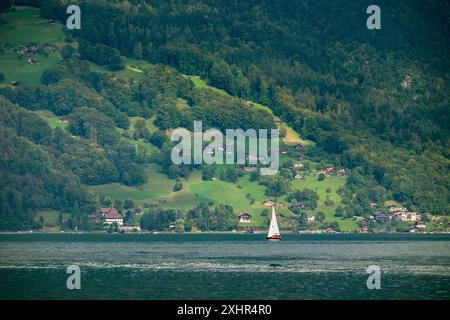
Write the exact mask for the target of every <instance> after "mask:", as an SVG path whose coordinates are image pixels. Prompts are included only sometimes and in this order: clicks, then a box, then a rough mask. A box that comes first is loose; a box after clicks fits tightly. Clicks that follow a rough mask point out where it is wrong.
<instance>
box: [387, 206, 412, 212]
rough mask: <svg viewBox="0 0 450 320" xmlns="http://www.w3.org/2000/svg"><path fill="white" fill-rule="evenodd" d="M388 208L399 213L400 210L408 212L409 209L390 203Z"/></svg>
mask: <svg viewBox="0 0 450 320" xmlns="http://www.w3.org/2000/svg"><path fill="white" fill-rule="evenodd" d="M388 209H389V212H390V213H398V212H407V211H408V210H407V209H406V208H402V207H397V206H394V205H390V206H389V207H388Z"/></svg>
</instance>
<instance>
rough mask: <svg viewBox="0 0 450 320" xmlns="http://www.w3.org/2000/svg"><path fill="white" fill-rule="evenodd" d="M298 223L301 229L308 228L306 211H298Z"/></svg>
mask: <svg viewBox="0 0 450 320" xmlns="http://www.w3.org/2000/svg"><path fill="white" fill-rule="evenodd" d="M298 225H299V227H300V229H301V230H306V229H307V228H308V217H307V215H306V213H304V212H302V213H300V216H299V217H298Z"/></svg>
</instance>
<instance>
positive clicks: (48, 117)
mask: <svg viewBox="0 0 450 320" xmlns="http://www.w3.org/2000/svg"><path fill="white" fill-rule="evenodd" d="M33 112H34V113H35V114H37V115H38V116H40V117H41V118H42V119H44V120H45V121H46V122H47V123H48V125H49V126H50V128H52V129H55V128H61V129H66V128H67V126H68V125H69V123H68V122H63V121H61V119H60V118H59V117H58V116H56V115H55V114H54V113H53V112H51V111H49V110H38V111H33Z"/></svg>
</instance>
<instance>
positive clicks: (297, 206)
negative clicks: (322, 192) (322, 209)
mask: <svg viewBox="0 0 450 320" xmlns="http://www.w3.org/2000/svg"><path fill="white" fill-rule="evenodd" d="M289 208H292V209H294V208H300V209H305V205H304V204H303V202H297V203H295V204H294V203H290V204H289Z"/></svg>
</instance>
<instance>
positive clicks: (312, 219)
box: [307, 216, 316, 222]
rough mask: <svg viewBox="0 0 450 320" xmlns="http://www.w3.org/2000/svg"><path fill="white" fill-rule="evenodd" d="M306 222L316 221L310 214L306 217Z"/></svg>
mask: <svg viewBox="0 0 450 320" xmlns="http://www.w3.org/2000/svg"><path fill="white" fill-rule="evenodd" d="M307 220H308V222H314V221H316V216H311V217H308V218H307Z"/></svg>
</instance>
